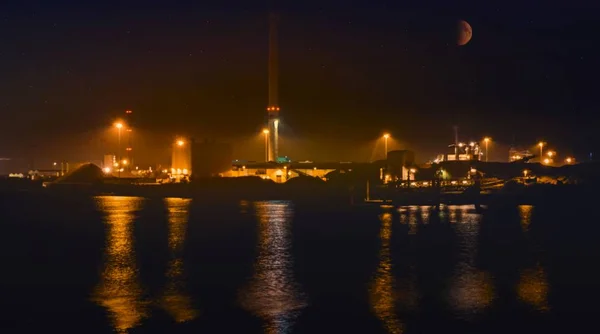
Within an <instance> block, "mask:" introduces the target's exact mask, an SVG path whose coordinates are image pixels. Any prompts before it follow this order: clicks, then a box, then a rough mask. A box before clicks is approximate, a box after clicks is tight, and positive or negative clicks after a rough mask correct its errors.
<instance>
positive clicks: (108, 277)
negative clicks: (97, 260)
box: [92, 196, 149, 332]
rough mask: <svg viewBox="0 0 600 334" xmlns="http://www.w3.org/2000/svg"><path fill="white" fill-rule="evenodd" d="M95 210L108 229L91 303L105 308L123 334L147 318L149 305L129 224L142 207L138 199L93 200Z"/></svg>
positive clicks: (115, 326)
mask: <svg viewBox="0 0 600 334" xmlns="http://www.w3.org/2000/svg"><path fill="white" fill-rule="evenodd" d="M95 200H96V204H97V205H98V208H99V210H100V211H101V212H102V213H104V214H105V224H106V225H108V235H107V244H106V249H105V265H104V270H103V272H102V277H101V279H100V283H99V285H98V286H97V287H96V289H95V290H94V292H93V294H92V300H94V301H95V302H96V303H98V304H99V305H100V306H103V307H105V308H106V309H107V310H108V311H109V313H110V317H111V321H112V323H113V326H114V328H115V329H116V330H117V331H119V332H126V331H127V330H128V329H130V328H133V327H135V326H137V325H139V324H140V323H141V321H142V320H143V319H144V318H146V317H147V316H148V306H149V302H148V301H146V300H143V299H142V295H143V293H144V291H143V289H142V287H141V286H140V283H139V281H138V269H137V267H136V261H135V254H134V247H133V223H134V219H135V215H136V212H137V211H139V210H140V209H141V207H142V204H143V199H142V198H139V197H117V196H100V197H96V198H95Z"/></svg>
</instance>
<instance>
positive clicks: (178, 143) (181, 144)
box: [177, 139, 185, 147]
mask: <svg viewBox="0 0 600 334" xmlns="http://www.w3.org/2000/svg"><path fill="white" fill-rule="evenodd" d="M183 145H185V142H184V141H183V140H181V139H180V140H178V141H177V146H179V147H181V146H183Z"/></svg>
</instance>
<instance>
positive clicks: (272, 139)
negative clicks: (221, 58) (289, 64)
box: [267, 13, 279, 161]
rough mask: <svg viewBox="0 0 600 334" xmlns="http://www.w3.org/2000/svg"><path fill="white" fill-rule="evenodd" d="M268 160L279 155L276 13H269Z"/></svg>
mask: <svg viewBox="0 0 600 334" xmlns="http://www.w3.org/2000/svg"><path fill="white" fill-rule="evenodd" d="M269 21H270V22H269V105H268V106H267V113H268V116H269V124H268V127H269V142H268V150H269V154H268V155H269V156H268V160H269V161H276V160H277V157H278V155H279V101H278V88H279V83H278V79H279V54H278V53H279V52H278V51H279V50H278V43H277V24H278V22H279V16H278V15H277V14H276V13H270V15H269Z"/></svg>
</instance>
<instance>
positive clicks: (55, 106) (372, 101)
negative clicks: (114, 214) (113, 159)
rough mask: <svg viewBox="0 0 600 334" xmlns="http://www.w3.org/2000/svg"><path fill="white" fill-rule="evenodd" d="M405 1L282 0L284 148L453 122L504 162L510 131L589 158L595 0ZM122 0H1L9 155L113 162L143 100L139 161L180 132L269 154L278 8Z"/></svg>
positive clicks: (309, 152)
mask: <svg viewBox="0 0 600 334" xmlns="http://www.w3.org/2000/svg"><path fill="white" fill-rule="evenodd" d="M7 2H8V3H7ZM403 2H405V1H389V2H388V3H387V4H385V3H384V2H370V3H368V2H360V1H352V2H351V3H352V4H351V5H350V4H349V2H341V1H340V2H339V3H332V2H327V3H328V4H327V5H324V4H323V2H314V3H311V2H308V1H295V2H289V3H287V2H282V3H280V4H279V5H277V9H278V11H279V12H280V13H281V14H280V15H281V24H280V31H279V36H280V39H279V41H280V104H281V108H282V118H283V122H284V124H285V128H284V130H283V137H284V139H282V141H283V144H282V148H281V151H282V152H283V153H284V154H286V155H290V156H291V157H292V158H298V159H309V158H310V159H313V160H325V159H326V160H336V159H353V160H365V159H369V158H370V157H369V156H367V155H369V152H370V151H372V150H373V149H374V145H375V144H376V139H377V138H378V137H380V136H381V134H382V133H383V132H384V131H389V132H390V133H391V134H392V136H393V137H394V138H395V139H396V140H395V142H394V143H395V144H394V145H395V146H396V147H395V148H406V147H408V148H412V149H415V150H416V151H417V157H418V158H419V159H420V160H425V159H428V158H430V157H431V156H432V155H433V154H434V153H435V152H440V151H443V150H444V148H445V147H446V146H447V145H448V144H450V143H451V142H452V141H453V134H452V131H453V130H452V126H453V125H454V124H457V125H458V126H459V127H460V135H461V139H463V140H465V141H466V140H479V139H481V138H482V137H483V136H491V137H492V138H493V139H494V143H496V144H497V150H496V152H495V156H497V157H498V159H500V158H503V159H505V158H506V156H507V152H506V151H504V149H505V148H504V147H505V146H506V145H510V144H511V143H513V141H514V142H515V143H516V144H519V145H521V146H523V147H529V146H532V145H534V144H535V143H536V142H537V141H538V140H540V139H543V140H544V141H546V142H548V144H549V146H550V147H552V148H554V149H556V150H558V151H559V153H564V154H577V157H578V159H579V160H582V159H584V158H587V157H588V153H589V152H591V151H593V150H594V148H595V147H596V148H597V147H598V143H599V139H598V137H599V136H598V135H597V133H598V131H597V128H598V126H599V125H600V124H599V122H598V121H596V120H595V119H596V118H597V117H596V116H595V114H596V113H597V110H598V98H597V96H598V94H600V93H599V88H598V74H599V73H600V72H599V71H598V69H599V66H598V59H600V58H599V56H600V49H599V48H600V47H599V46H598V35H599V33H600V21H598V20H597V13H598V10H599V9H600V5H599V4H594V2H592V1H586V2H583V1H581V2H579V1H568V2H566V1H565V2H563V3H564V4H563V5H562V6H560V7H559V6H553V5H551V4H549V3H550V2H542V1H537V2H533V1H531V2H527V1H520V2H510V1H504V2H502V5H492V4H489V2H485V1H479V2H478V5H473V2H469V3H466V2H465V3H460V2H453V1H448V0H447V1H418V2H417V1H415V2H414V3H418V5H403V4H398V3H403ZM50 3H52V4H50ZM123 3H125V1H122V3H118V2H111V1H91V0H90V1H80V2H67V1H52V2H51V1H3V2H2V3H1V4H0V72H1V73H2V75H1V77H0V119H1V121H0V157H2V156H4V157H12V158H13V159H15V161H22V162H23V163H24V162H25V161H26V162H27V163H32V161H35V162H34V163H35V164H37V165H43V166H46V165H48V164H49V161H52V160H61V159H67V160H70V161H79V160H100V159H101V156H102V154H103V153H104V152H109V151H111V150H114V145H115V143H114V141H115V140H114V139H115V134H114V133H113V132H114V131H113V130H114V129H110V125H111V124H112V123H113V122H114V120H115V119H116V118H117V117H119V116H122V115H121V114H122V113H123V112H124V110H127V109H131V110H133V111H134V116H135V124H134V125H133V126H134V128H135V130H136V133H137V134H138V138H137V140H136V146H137V147H136V153H137V154H138V155H139V157H138V161H140V162H143V163H148V164H151V163H156V162H168V156H169V155H168V147H169V145H170V143H171V142H172V139H173V138H174V137H175V136H177V135H190V136H195V137H214V138H218V139H220V140H224V141H229V142H232V143H233V144H234V145H235V147H236V154H237V155H240V157H241V158H247V159H260V158H261V157H262V156H263V153H262V152H263V151H262V146H261V145H262V141H261V140H260V138H259V135H258V133H259V131H260V129H261V128H262V127H263V124H264V123H265V121H266V112H265V107H266V104H267V52H268V50H267V45H268V11H269V7H272V5H271V6H270V5H265V4H263V3H262V2H258V3H259V4H258V5H250V4H248V3H249V2H242V1H237V2H236V1H220V2H218V3H219V5H218V6H217V5H212V6H208V5H204V4H203V3H205V2H204V1H194V2H191V1H183V2H179V1H177V2H176V1H161V2H151V1H145V2H136V1H133V2H131V1H129V2H127V4H123ZM361 3H362V5H361ZM376 3H377V4H376ZM411 3H412V2H411ZM459 19H463V20H466V21H468V22H469V23H470V24H471V26H472V27H473V39H472V40H471V42H470V43H469V44H467V45H466V46H463V47H458V46H457V45H456V43H455V38H456V37H455V32H456V22H457V20H459ZM594 20H595V22H594ZM111 131H112V132H111ZM501 148H502V150H501ZM597 154H600V152H598V153H597ZM241 155H244V156H241ZM165 159H166V161H165ZM43 166H36V167H38V168H43Z"/></svg>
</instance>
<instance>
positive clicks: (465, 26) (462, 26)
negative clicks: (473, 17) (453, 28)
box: [456, 20, 473, 46]
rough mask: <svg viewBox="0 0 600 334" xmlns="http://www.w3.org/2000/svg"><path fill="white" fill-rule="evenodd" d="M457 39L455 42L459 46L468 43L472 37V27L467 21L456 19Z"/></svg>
mask: <svg viewBox="0 0 600 334" xmlns="http://www.w3.org/2000/svg"><path fill="white" fill-rule="evenodd" d="M457 37H458V39H457V41H456V43H457V44H458V45H460V46H462V45H466V44H467V43H469V41H470V40H471V38H472V37H473V29H472V28H471V25H470V24H469V23H468V22H467V21H463V20H460V21H458V36H457Z"/></svg>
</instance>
